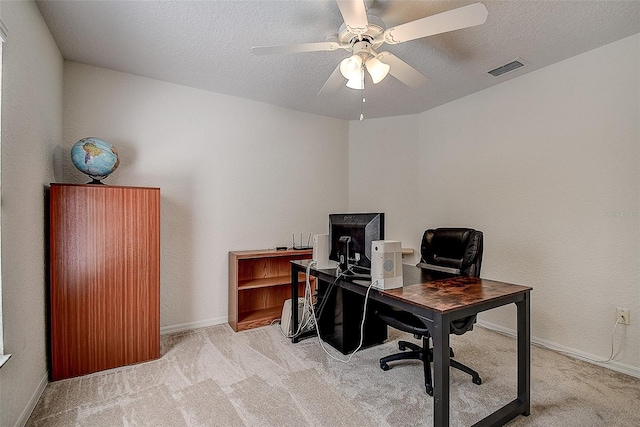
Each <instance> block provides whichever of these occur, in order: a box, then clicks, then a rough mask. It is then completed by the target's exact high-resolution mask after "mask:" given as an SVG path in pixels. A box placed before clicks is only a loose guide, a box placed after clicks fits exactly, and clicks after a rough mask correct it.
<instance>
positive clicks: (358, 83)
mask: <svg viewBox="0 0 640 427" xmlns="http://www.w3.org/2000/svg"><path fill="white" fill-rule="evenodd" d="M363 73H364V71H363V70H360V72H359V73H358V75H357V76H355V77H354V78H352V79H349V81H348V82H347V87H348V88H351V89H359V90H362V89H364V79H363V77H364V75H363Z"/></svg>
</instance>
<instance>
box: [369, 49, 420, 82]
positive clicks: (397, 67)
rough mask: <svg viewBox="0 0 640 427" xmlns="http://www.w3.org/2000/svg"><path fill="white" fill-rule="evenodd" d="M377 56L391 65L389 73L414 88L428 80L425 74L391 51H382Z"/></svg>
mask: <svg viewBox="0 0 640 427" xmlns="http://www.w3.org/2000/svg"><path fill="white" fill-rule="evenodd" d="M377 58H378V60H379V61H380V62H383V63H385V64H387V65H389V66H390V67H391V68H390V69H389V74H391V75H392V76H393V77H395V78H396V79H398V80H400V81H401V82H402V83H404V84H405V85H407V86H409V87H410V88H412V89H417V88H419V87H420V86H422V85H424V84H425V83H426V82H427V78H426V77H425V76H424V74H422V73H421V72H419V71H418V70H416V69H415V68H413V67H412V66H411V65H409V64H407V63H406V62H404V61H403V60H402V59H400V58H398V57H397V56H395V55H394V54H392V53H390V52H381V53H380V54H379V55H378V56H377Z"/></svg>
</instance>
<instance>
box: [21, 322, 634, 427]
mask: <svg viewBox="0 0 640 427" xmlns="http://www.w3.org/2000/svg"><path fill="white" fill-rule="evenodd" d="M400 338H402V339H408V340H413V338H412V337H411V336H409V335H405V334H401V333H399V332H397V331H395V330H392V329H390V337H389V340H388V341H387V343H385V344H384V345H381V346H377V347H373V348H368V349H364V350H361V351H360V352H358V353H357V354H356V355H355V356H354V357H353V359H352V360H351V362H350V363H349V364H343V363H340V362H337V361H334V360H332V359H331V358H329V357H328V356H327V355H326V354H325V353H324V352H323V351H322V349H321V348H320V347H319V346H318V340H317V338H311V339H307V340H304V341H302V342H300V343H298V344H291V342H290V341H289V340H287V339H285V338H284V337H283V336H282V335H281V334H280V332H279V331H278V328H277V326H275V325H274V326H268V327H264V328H259V329H254V330H250V331H245V332H240V333H235V332H233V331H232V330H231V328H229V326H227V325H220V326H215V327H209V328H203V329H198V330H195V331H191V332H186V333H179V334H174V335H168V336H164V337H163V338H162V357H161V358H160V359H159V360H156V361H153V362H148V363H144V364H139V365H135V366H128V367H123V368H118V369H114V370H110V371H105V372H101V373H96V374H92V375H87V376H84V377H81V378H76V379H70V380H65V381H59V382H55V383H51V384H49V385H48V386H47V387H46V389H45V391H44V393H43V395H42V397H41V398H40V400H39V402H38V404H37V406H36V408H35V410H34V412H33V414H32V415H31V418H30V419H29V421H28V423H27V425H28V426H47V427H53V426H127V427H128V426H431V425H433V420H432V413H433V398H432V397H430V396H428V395H427V394H426V393H425V391H424V386H423V374H422V367H421V365H420V362H409V361H407V362H396V363H395V364H394V365H393V367H392V368H391V369H390V370H389V371H387V372H384V371H382V370H381V369H380V368H379V366H378V359H379V358H380V357H382V356H385V355H388V354H391V353H392V352H395V351H396V349H397V341H398V339H400ZM452 345H453V347H454V349H455V351H456V356H457V358H458V359H459V360H460V361H461V362H463V363H467V364H469V365H471V366H473V367H474V368H475V369H477V370H478V371H479V373H480V376H481V377H482V380H483V384H482V385H480V386H478V385H475V384H473V383H472V382H471V380H470V377H469V376H468V375H466V374H463V373H461V372H459V371H457V370H455V369H454V370H452V372H451V425H453V426H468V425H471V424H473V423H474V422H476V421H478V420H480V419H482V418H483V417H484V416H485V415H487V414H488V413H490V412H492V411H494V410H495V409H497V408H498V407H500V406H502V405H503V404H505V403H507V402H509V401H511V400H512V399H514V398H515V393H516V353H515V346H516V343H515V340H514V339H512V338H509V337H505V336H503V335H500V334H497V333H495V332H492V331H488V330H485V329H482V328H479V327H478V328H475V329H474V331H472V332H470V333H467V334H465V335H463V336H460V337H458V336H454V337H452ZM334 354H335V355H337V356H340V357H344V356H342V355H341V354H339V353H338V352H335V351H334ZM531 383H532V385H531V396H532V408H531V415H530V416H529V417H522V416H521V417H518V418H517V419H516V420H514V421H512V422H511V423H510V424H509V425H510V426H544V427H549V426H580V427H588V426H607V427H610V426H616V427H624V426H640V379H637V378H633V377H629V376H626V375H623V374H619V373H616V372H614V371H611V370H608V369H605V368H602V367H598V366H594V365H591V364H588V363H585V362H581V361H578V360H575V359H572V358H569V357H567V356H564V355H560V354H557V353H555V352H552V351H550V350H546V349H542V348H538V347H535V346H534V347H532V366H531Z"/></svg>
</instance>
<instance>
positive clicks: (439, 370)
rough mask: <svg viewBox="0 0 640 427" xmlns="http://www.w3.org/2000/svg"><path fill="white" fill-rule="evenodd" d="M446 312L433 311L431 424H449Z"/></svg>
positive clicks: (447, 316) (440, 426) (438, 425)
mask: <svg viewBox="0 0 640 427" xmlns="http://www.w3.org/2000/svg"><path fill="white" fill-rule="evenodd" d="M450 322H451V321H450V319H449V315H448V314H438V313H435V316H434V318H433V327H432V331H431V337H432V338H433V425H434V426H436V427H442V426H448V425H449V364H450V353H449V351H450V350H449V328H450V327H449V323H450Z"/></svg>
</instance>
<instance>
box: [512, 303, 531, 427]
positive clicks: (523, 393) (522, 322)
mask: <svg viewBox="0 0 640 427" xmlns="http://www.w3.org/2000/svg"><path fill="white" fill-rule="evenodd" d="M516 307H517V310H518V400H520V402H521V403H523V404H524V407H525V411H524V412H523V413H522V415H529V413H530V409H531V317H530V309H531V308H530V295H529V292H527V293H526V294H525V296H524V299H523V300H522V301H520V302H517V303H516Z"/></svg>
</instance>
